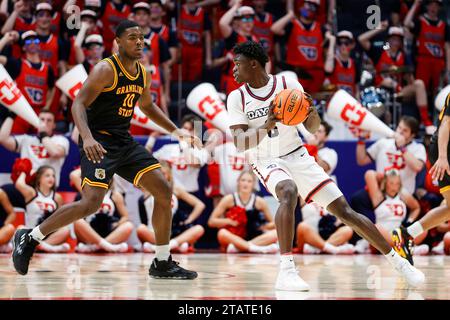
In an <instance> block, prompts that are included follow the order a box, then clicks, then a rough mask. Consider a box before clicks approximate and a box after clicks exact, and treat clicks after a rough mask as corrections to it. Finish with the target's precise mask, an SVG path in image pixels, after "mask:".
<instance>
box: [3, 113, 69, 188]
mask: <svg viewBox="0 0 450 320" xmlns="http://www.w3.org/2000/svg"><path fill="white" fill-rule="evenodd" d="M39 119H40V121H41V123H42V126H41V127H40V128H39V130H38V134H37V136H35V135H28V134H23V135H11V129H12V126H13V123H14V119H13V117H8V118H6V119H5V121H4V122H3V124H2V126H1V128H0V144H1V145H2V146H3V147H5V149H7V150H9V151H11V152H17V153H20V157H21V158H28V159H30V161H31V163H32V165H33V169H32V170H37V169H38V168H39V167H41V166H43V165H49V166H51V167H53V168H54V169H55V173H56V185H57V186H58V185H59V181H60V175H61V168H62V166H63V164H64V160H65V159H66V156H67V155H68V153H69V147H70V144H69V140H68V139H67V138H66V137H64V136H63V135H54V130H55V116H54V114H53V113H52V112H50V111H44V110H43V111H41V112H40V113H39Z"/></svg>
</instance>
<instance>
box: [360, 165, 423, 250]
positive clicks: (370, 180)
mask: <svg viewBox="0 0 450 320" xmlns="http://www.w3.org/2000/svg"><path fill="white" fill-rule="evenodd" d="M364 179H365V181H366V185H367V191H368V193H369V197H370V200H371V202H372V205H373V208H374V212H375V226H376V227H377V228H378V230H379V231H380V233H381V234H382V235H383V237H384V238H385V239H386V241H387V242H389V244H390V245H391V246H392V245H393V240H392V238H391V232H392V231H393V230H395V229H396V228H399V227H400V226H401V225H403V224H405V225H411V224H412V223H413V222H414V221H415V220H416V219H417V218H418V217H419V214H420V205H419V202H418V201H417V200H416V198H414V196H413V195H412V194H411V193H409V192H407V191H406V190H404V189H402V179H401V177H400V171H399V170H397V169H394V168H392V169H388V170H386V171H385V173H380V172H376V171H375V170H367V171H366V173H365V175H364ZM425 236H426V233H423V234H422V235H421V237H420V238H416V239H415V241H416V243H420V242H421V241H422V240H423V239H424V238H425ZM428 252H429V247H428V246H427V245H426V244H424V245H421V246H417V247H415V250H414V254H427V253H428Z"/></svg>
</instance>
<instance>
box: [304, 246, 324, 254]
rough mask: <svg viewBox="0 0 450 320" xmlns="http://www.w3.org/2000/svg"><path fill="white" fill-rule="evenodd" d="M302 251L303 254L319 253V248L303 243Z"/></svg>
mask: <svg viewBox="0 0 450 320" xmlns="http://www.w3.org/2000/svg"><path fill="white" fill-rule="evenodd" d="M303 253H304V254H319V253H320V249H318V248H316V247H313V246H311V245H309V244H307V243H305V244H304V245H303Z"/></svg>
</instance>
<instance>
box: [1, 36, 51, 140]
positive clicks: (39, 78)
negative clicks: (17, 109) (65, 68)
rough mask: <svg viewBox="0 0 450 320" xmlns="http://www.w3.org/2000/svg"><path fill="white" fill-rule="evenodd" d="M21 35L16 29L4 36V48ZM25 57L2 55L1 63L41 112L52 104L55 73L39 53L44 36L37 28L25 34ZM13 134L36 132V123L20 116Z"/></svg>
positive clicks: (2, 45) (22, 37)
mask: <svg viewBox="0 0 450 320" xmlns="http://www.w3.org/2000/svg"><path fill="white" fill-rule="evenodd" d="M15 38H18V33H17V32H16V31H11V32H8V33H6V34H5V35H4V36H3V38H2V39H1V40H0V51H1V50H2V49H3V47H4V46H5V45H6V44H8V43H11V42H12V41H13V40H14V39H15ZM21 40H22V45H23V50H24V52H25V57H24V58H22V59H16V58H8V57H6V56H0V63H1V64H3V65H5V68H6V70H7V71H8V73H9V74H10V76H11V78H13V79H14V80H15V81H16V83H17V87H18V88H19V89H20V91H21V92H22V94H23V95H24V96H25V98H26V99H27V101H28V102H29V103H30V105H31V107H32V108H33V109H34V111H35V112H36V113H37V114H39V112H40V110H41V109H44V110H48V109H49V108H50V105H51V102H52V98H53V95H54V84H55V75H54V73H53V68H52V67H51V66H50V65H49V64H48V63H46V62H44V61H42V59H41V58H40V56H39V44H40V40H39V38H38V35H37V33H36V32H34V31H27V32H25V33H23V34H22V36H21ZM12 132H13V134H21V133H29V132H34V129H33V128H32V126H31V125H30V124H29V123H28V122H26V121H25V120H24V119H22V118H20V117H17V118H16V120H15V121H14V126H13V129H12Z"/></svg>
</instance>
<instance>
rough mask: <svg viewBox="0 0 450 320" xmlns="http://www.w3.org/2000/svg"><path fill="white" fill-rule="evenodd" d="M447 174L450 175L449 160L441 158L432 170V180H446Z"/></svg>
mask: <svg viewBox="0 0 450 320" xmlns="http://www.w3.org/2000/svg"><path fill="white" fill-rule="evenodd" d="M446 172H447V174H448V175H450V167H449V164H448V160H447V158H439V159H438V160H437V161H436V163H435V164H434V165H433V166H432V167H431V169H430V174H431V178H432V179H433V180H436V179H437V180H442V179H444V176H445V173H446Z"/></svg>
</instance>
